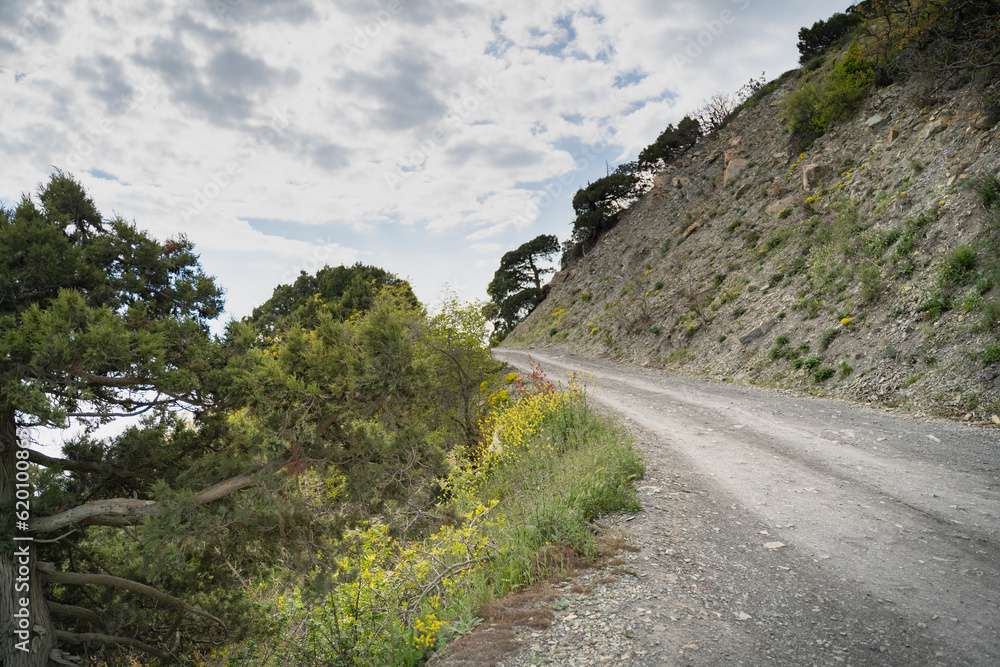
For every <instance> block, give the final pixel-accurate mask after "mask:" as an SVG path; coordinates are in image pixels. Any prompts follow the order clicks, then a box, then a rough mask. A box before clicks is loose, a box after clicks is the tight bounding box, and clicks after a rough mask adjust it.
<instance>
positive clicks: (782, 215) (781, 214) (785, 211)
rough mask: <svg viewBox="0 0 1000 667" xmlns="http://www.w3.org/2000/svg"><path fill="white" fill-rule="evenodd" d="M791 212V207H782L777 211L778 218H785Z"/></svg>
mask: <svg viewBox="0 0 1000 667" xmlns="http://www.w3.org/2000/svg"><path fill="white" fill-rule="evenodd" d="M791 214H792V209H790V208H783V209H781V211H779V212H778V218H780V219H784V218H787V217H788V216H790V215H791Z"/></svg>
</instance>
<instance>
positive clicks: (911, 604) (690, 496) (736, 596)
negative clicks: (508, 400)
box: [495, 350, 1000, 665]
mask: <svg viewBox="0 0 1000 667" xmlns="http://www.w3.org/2000/svg"><path fill="white" fill-rule="evenodd" d="M495 354H496V356H497V358H498V359H501V360H504V361H507V362H508V363H510V364H511V365H513V366H515V367H519V368H526V367H527V364H528V360H529V354H530V356H531V358H533V359H535V360H536V361H538V362H540V363H541V365H542V367H543V368H544V369H545V371H546V372H547V373H548V375H549V377H550V378H552V379H559V378H565V377H566V373H567V372H568V371H578V372H585V373H591V374H593V376H594V378H592V379H591V380H589V382H588V384H589V385H590V387H591V389H590V391H589V393H590V395H591V397H592V398H593V399H594V400H595V401H596V403H598V404H599V405H603V406H605V407H606V408H607V409H609V410H611V411H613V412H615V413H617V414H618V415H619V416H620V417H622V418H624V419H625V420H627V423H629V424H631V425H632V427H633V428H632V430H633V432H634V434H635V436H636V439H637V442H638V444H639V446H640V447H641V448H642V450H643V454H644V456H645V458H646V462H647V466H648V467H649V472H648V474H647V477H646V479H645V480H643V481H642V482H641V484H642V488H641V489H640V495H641V497H642V499H643V504H644V511H643V512H642V513H640V516H639V517H637V518H638V519H639V520H637V521H632V522H630V523H628V524H626V525H627V526H628V527H629V529H630V531H631V532H632V533H633V535H634V537H635V540H636V541H637V543H638V544H639V545H640V546H642V547H643V551H642V552H640V553H641V555H640V556H638V557H637V561H636V562H637V564H638V565H639V566H640V568H639V569H640V571H639V573H638V574H639V577H640V579H641V581H642V582H643V585H644V586H645V588H646V589H648V591H649V592H650V594H649V595H646V596H642V597H643V599H641V600H639V601H638V602H634V603H627V602H624V601H623V602H621V604H620V607H621V608H620V609H619V610H618V611H617V612H616V613H617V614H618V615H617V616H614V618H625V619H628V618H629V614H630V613H632V614H633V615H634V616H635V617H636V618H638V619H639V620H640V621H642V623H639V624H638V625H637V626H636V627H638V628H639V631H643V632H645V634H642V632H639V633H638V634H636V635H635V637H634V638H633V639H632V646H633V648H632V649H630V651H631V652H630V653H629V655H630V658H629V660H626V661H624V662H626V663H628V664H650V665H653V664H718V663H719V662H720V661H721V660H722V659H725V660H726V661H728V662H732V663H734V664H748V665H752V664H762V663H764V662H768V663H772V662H773V663H777V664H806V663H810V664H873V665H874V664H877V665H890V664H893V665H895V664H898V665H917V664H920V665H934V664H940V665H998V664H1000V608H998V603H1000V431H998V430H996V429H992V428H986V429H984V428H981V427H973V426H965V425H962V424H955V423H949V422H943V421H928V420H922V419H915V418H906V417H901V416H896V415H892V414H888V413H886V412H884V411H880V410H876V409H873V408H866V407H864V406H860V405H856V404H851V403H845V402H841V401H833V400H824V399H817V398H813V397H808V396H800V395H794V394H791V393H788V392H783V391H772V390H765V389H757V388H752V387H741V386H732V385H728V384H725V383H722V382H709V381H703V380H699V379H695V378H691V377H685V376H679V375H674V374H668V373H663V372H661V371H654V370H646V369H637V368H630V367H623V366H619V365H617V364H613V363H610V362H607V361H599V360H591V359H584V358H582V357H578V356H573V355H571V354H569V353H559V352H552V351H546V352H534V351H533V352H530V353H528V352H524V351H516V350H496V351H495ZM675 497H676V500H683V501H684V502H674V499H675ZM689 576H690V577H691V581H693V582H694V583H693V584H691V582H690V581H687V579H686V578H687V577H689ZM679 577H680V579H679ZM679 581H680V582H682V583H684V582H686V583H687V584H690V585H686V586H679V585H678V582H679ZM702 584H704V585H702ZM636 609H639V611H636ZM671 609H673V613H672V612H671ZM694 609H698V612H699V613H698V614H696V615H692V610H694ZM630 610H631V611H630ZM678 610H680V611H679V612H678ZM685 610H686V616H684V617H681V616H678V613H683V612H685ZM654 613H655V616H654V615H653V614H654ZM643 614H645V616H642V615H643ZM647 617H649V618H648V619H647ZM649 619H652V620H649ZM656 619H662V620H663V622H655V621H656ZM670 619H673V621H674V622H671V620H670ZM685 619H686V620H687V621H690V622H689V623H687V624H685V623H684V622H683V621H684V620H685ZM643 623H645V625H643ZM629 627H632V626H629ZM568 632H569V626H568V625H567V636H568ZM630 632H631V631H630ZM549 643H550V644H551V645H552V647H550V650H549V653H551V654H552V655H555V656H559V655H561V656H563V657H564V658H565V661H564V662H565V664H584V663H583V662H577V661H576V658H574V657H573V656H572V651H570V652H569V653H565V652H563V653H558V652H557V648H558V642H557V641H555V640H553V641H551V642H549ZM553 647H554V648H553ZM634 647H639V648H634ZM691 647H694V648H691ZM535 648H538V649H539V651H535V653H536V654H537V655H536V656H535V657H536V658H537V657H538V655H541V654H542V653H545V650H543V649H544V648H545V647H544V646H541V645H539V646H536V647H535ZM685 648H687V649H688V650H687V651H685V650H684V649H685ZM525 655H527V653H525ZM522 658H524V656H522ZM615 659H616V660H618V662H619V663H621V662H622V661H621V660H620V659H618V658H615ZM551 661H553V662H559V661H560V660H555V659H552V660H551ZM817 661H818V663H817ZM525 662H526V659H525ZM504 664H505V665H506V664H522V662H521V658H519V659H518V660H515V661H513V662H504Z"/></svg>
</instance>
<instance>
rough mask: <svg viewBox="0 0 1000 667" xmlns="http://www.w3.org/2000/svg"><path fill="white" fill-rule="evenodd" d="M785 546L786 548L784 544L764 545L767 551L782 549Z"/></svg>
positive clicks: (766, 543) (771, 543)
mask: <svg viewBox="0 0 1000 667" xmlns="http://www.w3.org/2000/svg"><path fill="white" fill-rule="evenodd" d="M783 546H785V543H784V542H765V543H764V548H765V549H780V548H781V547H783Z"/></svg>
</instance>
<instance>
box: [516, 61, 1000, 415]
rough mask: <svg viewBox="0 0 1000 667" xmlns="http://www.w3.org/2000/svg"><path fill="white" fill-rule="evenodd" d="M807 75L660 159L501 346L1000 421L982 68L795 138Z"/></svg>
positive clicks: (999, 228)
mask: <svg viewBox="0 0 1000 667" xmlns="http://www.w3.org/2000/svg"><path fill="white" fill-rule="evenodd" d="M835 60H836V54H834V55H833V56H831V58H830V59H829V61H830V62H833V61H835ZM808 76H810V74H809V73H807V72H805V71H801V70H800V71H795V72H791V73H788V74H786V75H785V76H783V77H782V79H780V80H779V81H778V82H776V84H774V85H771V86H769V87H768V88H769V89H770V91H771V92H770V93H769V94H768V95H766V96H763V97H761V98H760V99H757V100H755V103H753V104H751V105H749V106H747V107H746V108H745V109H743V111H741V112H740V113H739V115H738V116H737V117H735V118H734V119H732V120H731V121H730V122H729V123H728V124H727V125H726V126H725V127H724V128H723V129H721V130H719V131H717V132H715V133H714V134H712V135H710V136H708V137H706V138H704V139H702V140H701V141H700V142H699V143H698V144H697V145H696V146H695V147H694V148H693V149H691V150H690V151H689V152H688V153H687V154H685V155H684V156H682V157H681V158H680V159H678V160H675V161H674V162H673V164H671V165H670V166H668V167H667V168H666V171H664V172H662V173H660V174H659V175H658V176H657V177H656V179H655V185H654V187H653V189H652V190H651V191H650V192H649V193H648V194H647V195H646V196H645V197H644V198H642V199H641V200H640V201H638V202H637V203H635V204H634V205H633V206H632V207H631V208H630V209H629V210H628V211H627V212H626V214H625V215H624V216H623V217H622V218H621V221H620V222H619V223H618V225H617V226H616V227H615V228H614V229H612V230H610V231H609V232H607V233H606V234H605V235H604V236H603V237H602V239H601V240H600V241H599V242H598V244H597V245H596V246H595V247H594V248H593V249H591V250H590V251H589V252H588V253H587V254H586V255H585V256H584V257H582V258H578V259H576V260H573V261H572V263H571V264H570V265H568V266H567V267H565V268H564V270H563V271H561V272H560V273H558V274H556V276H555V277H554V278H553V281H552V285H551V288H550V291H549V293H548V297H547V298H546V299H545V300H544V301H543V302H542V303H541V304H540V305H539V306H538V307H537V308H536V309H535V310H534V311H533V312H532V313H531V315H530V316H528V318H527V319H526V320H525V321H523V322H522V323H521V324H520V325H518V327H517V328H516V329H515V330H514V331H513V333H512V334H511V335H510V336H509V337H508V338H507V339H506V340H505V341H504V345H505V346H512V347H558V348H564V349H568V350H573V351H578V352H580V353H584V354H588V355H599V356H611V357H615V358H618V359H619V360H621V361H623V362H626V363H633V364H639V365H644V366H657V367H663V368H667V369H670V370H674V371H681V372H685V373H693V374H699V375H706V376H712V377H718V378H722V379H725V380H733V381H738V382H750V383H755V384H763V385H770V386H781V387H789V388H795V389H799V390H805V391H809V392H815V393H822V394H829V395H836V396H843V397H848V398H853V399H858V400H862V401H866V402H877V403H879V404H883V405H890V406H901V407H907V408H909V409H912V410H914V411H917V412H924V413H929V414H935V415H940V416H950V417H956V418H959V419H966V420H973V421H979V422H983V423H986V424H990V422H991V421H992V422H997V423H1000V417H994V416H993V415H997V414H1000V339H998V329H1000V252H998V248H1000V206H997V200H998V199H1000V194H998V193H997V180H996V179H997V176H998V170H1000V126H998V125H997V121H998V120H1000V119H998V117H997V115H996V113H995V112H994V111H993V106H992V103H990V102H989V100H991V99H996V93H997V90H995V89H994V90H991V89H990V87H989V86H990V85H993V86H994V87H995V86H996V84H995V83H994V84H990V83H988V82H987V83H986V84H985V85H984V84H982V83H976V82H975V81H972V80H969V81H968V82H966V83H965V84H963V85H961V86H957V87H953V88H952V89H948V90H943V89H941V88H940V87H939V84H936V83H935V82H934V81H931V80H928V79H927V78H921V77H912V78H911V79H909V80H907V81H904V82H902V83H897V84H895V85H893V86H890V87H888V88H878V89H873V92H871V94H870V95H869V96H868V97H867V98H865V99H864V100H863V101H862V102H861V104H860V107H859V109H858V111H857V112H856V114H853V115H852V116H851V117H850V118H849V119H848V120H845V121H841V122H839V123H837V124H835V125H833V126H832V127H831V128H829V130H828V131H827V132H826V133H825V134H823V135H822V136H821V137H819V138H818V139H817V140H816V141H815V142H814V143H812V145H811V146H810V147H809V149H808V150H807V151H806V152H803V153H799V151H797V150H794V149H793V148H791V147H792V146H794V145H795V142H794V141H793V139H792V134H791V133H790V132H789V130H788V129H787V122H786V121H785V120H784V119H783V116H782V113H783V110H784V109H785V108H787V107H788V104H787V102H786V98H788V96H790V95H794V94H795V93H796V91H797V90H799V89H800V86H802V85H803V82H804V79H805V78H806V77H808ZM991 95H992V97H991Z"/></svg>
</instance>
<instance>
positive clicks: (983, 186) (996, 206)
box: [976, 176, 1000, 214]
mask: <svg viewBox="0 0 1000 667" xmlns="http://www.w3.org/2000/svg"><path fill="white" fill-rule="evenodd" d="M976 190H977V191H978V192H979V203H981V204H982V205H983V208H985V209H986V210H987V211H990V212H995V213H998V214H1000V180H998V179H997V177H996V176H987V177H985V178H983V179H982V180H981V181H980V182H979V184H978V185H977V187H976Z"/></svg>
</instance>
